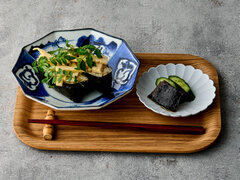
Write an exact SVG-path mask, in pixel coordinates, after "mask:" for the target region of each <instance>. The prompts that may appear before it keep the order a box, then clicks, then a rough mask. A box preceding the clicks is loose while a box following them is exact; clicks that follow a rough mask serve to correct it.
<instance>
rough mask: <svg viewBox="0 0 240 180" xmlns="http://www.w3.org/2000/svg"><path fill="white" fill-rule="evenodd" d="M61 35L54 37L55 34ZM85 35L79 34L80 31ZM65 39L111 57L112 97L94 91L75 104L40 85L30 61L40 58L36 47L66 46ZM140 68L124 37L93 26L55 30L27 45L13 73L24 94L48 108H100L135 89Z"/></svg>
mask: <svg viewBox="0 0 240 180" xmlns="http://www.w3.org/2000/svg"><path fill="white" fill-rule="evenodd" d="M54 33H55V35H56V36H58V37H57V38H56V39H51V38H52V37H54V36H52V34H54ZM79 33H80V34H82V35H81V36H79V35H78V34H79ZM66 39H68V40H69V41H70V43H71V44H74V45H75V46H82V45H86V44H93V45H95V46H96V47H98V48H100V50H101V52H102V54H103V55H105V56H107V57H108V59H109V62H108V65H109V66H110V67H111V68H112V76H113V82H112V85H113V88H114V91H113V93H112V94H113V96H112V97H107V96H105V95H104V94H101V93H99V92H93V93H90V94H88V95H86V97H84V99H83V101H82V102H81V103H74V102H72V101H71V100H69V99H68V98H66V97H64V96H63V95H61V94H59V93H57V92H56V91H55V90H53V89H51V88H48V87H47V86H46V85H44V84H41V83H40V81H39V79H38V77H37V76H36V74H35V72H34V70H33V69H32V66H31V63H32V62H33V61H34V60H35V59H37V58H38V56H39V52H38V51H34V50H33V48H35V47H39V48H42V49H44V50H46V51H50V50H55V49H57V48H59V47H64V46H65V42H66ZM138 68H139V61H138V59H137V58H136V57H135V55H134V54H133V52H132V51H131V49H130V48H129V47H128V45H127V44H126V42H125V41H124V40H122V39H119V38H116V37H113V36H110V35H107V34H105V33H102V32H99V31H97V30H93V29H80V30H69V31H56V32H53V33H50V34H49V35H47V36H45V37H43V38H41V39H39V40H38V41H36V42H34V43H32V44H29V45H27V46H25V47H24V48H23V50H22V52H21V54H20V56H19V58H18V61H17V63H16V64H15V66H14V68H13V70H12V72H13V74H14V75H15V77H16V79H17V80H18V82H19V84H20V86H21V88H22V90H23V92H24V94H25V95H26V96H28V97H31V99H33V100H36V101H38V102H40V103H42V104H45V105H47V106H49V107H52V108H55V109H62V110H71V109H79V110H81V109H98V108H101V107H103V106H106V105H107V104H110V103H111V102H113V101H115V100H116V99H118V98H120V97H122V96H123V95H124V94H126V93H127V92H128V91H130V90H131V89H132V88H133V85H134V82H135V80H136V76H137V72H138Z"/></svg>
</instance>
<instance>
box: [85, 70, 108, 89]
mask: <svg viewBox="0 0 240 180" xmlns="http://www.w3.org/2000/svg"><path fill="white" fill-rule="evenodd" d="M86 76H87V77H88V80H89V82H90V86H91V87H92V88H94V89H96V90H97V91H99V92H101V93H109V92H111V91H112V69H111V68H110V67H108V66H107V67H106V72H105V73H104V74H103V75H102V76H98V75H96V74H94V73H87V74H86Z"/></svg>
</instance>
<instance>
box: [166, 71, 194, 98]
mask: <svg viewBox="0 0 240 180" xmlns="http://www.w3.org/2000/svg"><path fill="white" fill-rule="evenodd" d="M168 78H169V79H171V80H172V81H173V82H174V83H176V84H177V85H178V86H179V87H180V88H182V89H183V90H184V91H185V92H186V93H187V97H186V100H187V101H193V100H194V99H195V95H194V94H193V92H192V90H191V88H190V86H189V85H188V84H187V83H186V82H185V81H184V80H183V79H182V78H180V77H178V76H169V77H168Z"/></svg>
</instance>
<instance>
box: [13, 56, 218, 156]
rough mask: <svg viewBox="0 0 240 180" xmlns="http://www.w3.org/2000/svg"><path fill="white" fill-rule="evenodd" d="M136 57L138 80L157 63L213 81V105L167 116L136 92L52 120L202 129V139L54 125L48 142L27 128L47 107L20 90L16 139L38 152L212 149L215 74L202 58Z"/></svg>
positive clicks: (215, 127) (38, 128) (58, 114)
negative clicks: (180, 67) (182, 68)
mask: <svg viewBox="0 0 240 180" xmlns="http://www.w3.org/2000/svg"><path fill="white" fill-rule="evenodd" d="M136 56H137V57H138V59H139V60H140V62H141V65H140V69H139V73H138V77H140V76H141V75H142V73H143V72H144V71H147V70H148V69H149V68H150V67H155V66H157V65H159V64H167V63H183V64H185V65H192V66H194V67H195V68H198V69H201V70H202V71H203V72H204V73H206V74H208V75H209V77H210V79H212V80H213V81H214V85H215V87H216V97H215V99H214V101H213V104H212V105H210V106H209V107H208V108H207V109H206V110H205V111H203V112H201V113H199V114H197V115H194V116H190V117H184V118H183V117H180V118H172V117H166V116H162V115H159V114H157V113H154V112H152V111H151V110H149V109H147V108H146V107H145V106H144V105H143V104H142V103H141V102H140V101H139V99H138V97H137V95H136V89H135V88H134V89H133V91H132V92H131V93H129V94H128V95H126V96H124V97H123V98H121V99H119V100H118V101H116V102H114V103H112V104H110V105H109V106H107V107H105V108H103V109H100V110H88V111H56V119H69V120H82V121H83V120H86V121H106V122H123V123H146V124H147V123H148V124H166V125H190V126H191V125H192V126H203V127H204V128H206V133H205V134H203V135H189V134H188V135H187V134H167V133H158V132H149V131H137V130H136V131H135V130H124V129H104V128H97V127H81V126H63V125H58V126H57V127H56V136H55V139H54V140H51V141H47V140H44V139H43V138H42V129H43V125H42V124H28V123H27V119H29V118H31V119H44V117H45V116H46V113H47V110H48V109H49V108H48V107H46V106H44V105H41V104H39V103H37V102H35V101H32V100H30V99H28V98H26V97H25V96H24V95H23V93H22V91H21V89H20V88H18V92H17V100H16V107H15V113H14V119H13V127H14V131H15V133H16V135H17V137H18V138H19V139H20V140H21V141H22V142H23V143H25V144H27V145H29V146H31V147H34V148H37V149H44V150H64V151H112V152H153V153H191V152H196V151H200V150H203V149H205V148H207V147H208V146H209V145H211V144H212V143H213V142H214V141H215V140H216V138H217V137H218V135H219V133H220V130H221V112H220V98H219V82H218V74H217V72H216V69H215V68H214V67H213V66H212V65H211V64H210V63H209V62H208V61H206V60H205V59H203V58H200V57H197V56H193V55H185V54H149V53H146V54H145V53H136ZM137 80H138V78H137Z"/></svg>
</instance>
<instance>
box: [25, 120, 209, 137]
mask: <svg viewBox="0 0 240 180" xmlns="http://www.w3.org/2000/svg"><path fill="white" fill-rule="evenodd" d="M28 123H40V124H52V125H69V126H88V127H102V128H117V129H129V130H147V131H155V132H156V131H157V132H163V133H174V134H204V133H205V129H204V128H203V127H201V126H179V125H159V124H135V123H113V122H93V121H70V120H54V119H53V120H46V119H28Z"/></svg>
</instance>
